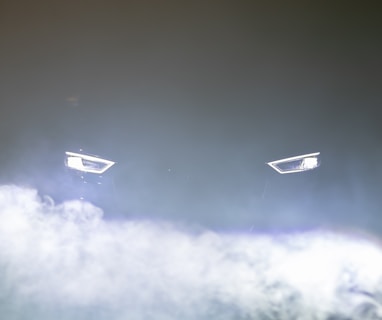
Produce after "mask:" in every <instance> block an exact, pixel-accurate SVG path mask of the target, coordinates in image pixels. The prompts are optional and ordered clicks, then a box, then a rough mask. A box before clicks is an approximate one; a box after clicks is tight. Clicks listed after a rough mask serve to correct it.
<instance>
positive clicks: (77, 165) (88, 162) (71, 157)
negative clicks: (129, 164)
mask: <svg viewBox="0 0 382 320" xmlns="http://www.w3.org/2000/svg"><path fill="white" fill-rule="evenodd" d="M65 155H66V159H65V165H66V166H67V167H68V168H70V169H73V170H78V171H82V172H89V173H96V174H102V173H104V172H105V171H106V170H107V169H109V168H110V167H111V166H112V165H114V164H115V162H113V161H110V160H106V159H102V158H100V157H97V156H92V155H88V154H81V153H75V152H69V151H67V152H65Z"/></svg>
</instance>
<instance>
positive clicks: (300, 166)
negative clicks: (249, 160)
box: [267, 152, 321, 174]
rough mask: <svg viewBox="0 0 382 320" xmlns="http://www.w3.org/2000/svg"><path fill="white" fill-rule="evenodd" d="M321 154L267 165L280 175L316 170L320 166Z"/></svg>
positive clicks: (305, 155) (312, 154)
mask: <svg viewBox="0 0 382 320" xmlns="http://www.w3.org/2000/svg"><path fill="white" fill-rule="evenodd" d="M320 163H321V161H320V153H319V152H315V153H309V154H303V155H300V156H295V157H290V158H285V159H280V160H276V161H271V162H268V163H267V164H268V165H269V166H270V167H272V168H273V169H274V170H276V171H277V172H278V173H281V174H285V173H296V172H303V171H308V170H313V169H316V168H318V167H319V166H320Z"/></svg>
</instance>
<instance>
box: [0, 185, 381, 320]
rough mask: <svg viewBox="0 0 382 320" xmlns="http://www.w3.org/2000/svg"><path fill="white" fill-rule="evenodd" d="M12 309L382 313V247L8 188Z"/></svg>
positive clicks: (267, 315)
mask: <svg viewBox="0 0 382 320" xmlns="http://www.w3.org/2000/svg"><path fill="white" fill-rule="evenodd" d="M0 219H1V221H2V222H1V224H0V267H1V279H0V298H1V300H0V301H1V304H0V311H1V314H2V318H3V319H26V318H27V319H39V320H44V319H80V320H82V319H304V320H307V319H363V320H366V319H380V318H382V310H381V308H380V303H381V297H382V296H381V295H382V292H381V284H382V250H381V248H380V246H379V244H378V242H376V241H375V240H373V239H371V238H369V239H367V238H366V237H365V236H361V235H358V236H356V235H355V234H353V235H349V234H348V235H346V234H344V233H343V234H340V233H335V232H329V231H325V230H316V231H310V232H300V233H297V232H296V233H289V234H288V233H273V234H267V233H258V234H256V233H241V234H239V233H217V232H212V231H209V230H200V229H198V230H195V229H193V228H192V227H188V226H184V225H183V226H180V225H174V224H172V223H169V222H165V221H162V222H158V221H156V222H150V221H149V220H146V221H142V220H141V221H138V220H136V221H133V220H131V221H129V220H126V221H110V220H107V219H105V218H104V217H103V212H102V210H101V209H99V208H97V207H95V206H93V205H92V204H90V203H86V202H80V201H72V202H66V203H63V204H59V205H55V204H54V203H53V202H52V200H51V199H49V198H40V197H39V196H38V193H37V191H36V190H33V189H25V188H21V187H17V186H11V185H3V186H1V187H0Z"/></svg>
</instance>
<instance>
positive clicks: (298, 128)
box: [0, 1, 382, 234]
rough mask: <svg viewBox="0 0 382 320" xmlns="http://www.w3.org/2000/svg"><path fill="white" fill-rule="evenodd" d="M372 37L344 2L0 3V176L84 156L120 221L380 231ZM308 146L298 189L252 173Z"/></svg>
mask: <svg viewBox="0 0 382 320" xmlns="http://www.w3.org/2000/svg"><path fill="white" fill-rule="evenodd" d="M381 27H382V26H381V19H380V17H379V10H378V8H376V7H371V6H370V7H368V6H366V5H362V6H361V5H360V4H358V5H351V4H350V3H346V5H345V3H343V4H340V3H329V2H326V3H316V4H313V3H309V4H308V3H307V2H302V1H301V2H288V3H282V2H280V3H277V2H276V3H275V2H272V4H270V3H269V4H263V3H262V2H255V1H187V2H186V1H62V2H52V1H33V2H31V1H1V3H0V39H1V42H0V70H1V72H0V106H1V114H0V117H1V118H0V119H1V126H0V137H1V153H0V159H1V163H2V164H3V166H2V170H1V173H0V174H1V179H2V181H5V182H8V181H17V182H20V183H21V182H24V181H27V183H28V185H33V184H34V182H36V181H35V180H39V179H41V177H37V175H34V172H35V171H39V170H38V169H37V168H39V167H41V166H44V167H46V168H47V169H51V167H50V166H52V168H53V164H52V163H54V162H55V161H56V159H57V158H55V157H53V156H51V154H58V153H59V154H60V156H61V154H63V151H64V150H63V148H68V149H73V150H74V149H75V148H77V147H83V146H86V147H88V149H89V151H91V152H93V153H99V154H101V155H103V156H105V157H110V158H112V159H113V160H116V161H117V162H118V166H119V168H122V169H124V170H122V171H121V172H122V173H118V175H117V179H119V182H121V181H122V182H123V183H124V187H119V188H120V190H123V192H122V194H124V195H125V197H126V199H129V200H128V203H127V204H125V207H127V208H126V211H127V212H128V214H126V216H129V215H130V216H140V215H142V216H144V217H146V216H147V215H149V216H151V215H152V216H154V217H162V216H163V217H165V218H171V219H175V220H176V219H180V220H186V221H187V220H193V221H197V222H198V221H202V223H206V224H207V225H213V224H214V223H216V224H217V225H219V226H223V227H227V226H230V225H232V226H236V225H240V226H242V225H245V226H248V228H251V227H252V226H253V225H254V226H255V228H256V227H258V228H260V229H261V228H267V229H268V228H272V227H273V226H275V227H280V226H281V227H298V226H300V225H302V226H308V227H309V226H328V227H335V228H337V227H339V228H342V227H343V228H347V227H352V228H360V229H362V230H368V231H372V232H376V233H378V234H379V233H380V232H381V231H382V229H381V228H382V223H381V222H380V220H381V218H380V208H381V206H380V205H381V202H380V197H381V196H380V192H381V183H380V182H381V179H380V178H381V168H380V162H381V160H382V153H381V129H380V111H379V109H380V105H381V100H382V99H381V98H382V94H381V91H380V85H381V71H382V66H381V53H382V52H381V51H382V50H381V46H382V44H381V43H382V42H381V39H380V38H381V31H382V28H381ZM315 151H321V152H322V155H323V162H322V166H321V168H320V169H319V170H317V172H315V173H309V174H308V175H306V176H304V178H301V176H299V177H298V178H290V177H289V178H286V179H288V180H286V179H284V180H280V179H281V177H279V176H277V175H276V174H274V175H272V174H273V172H271V170H270V168H267V167H266V166H265V164H264V163H265V162H267V161H270V160H275V159H278V158H282V157H287V156H292V155H295V154H300V153H305V152H315ZM61 152H62V153H61ZM47 154H48V155H49V156H46V155H47ZM50 157H51V159H50ZM40 169H41V168H40ZM52 170H53V169H52ZM48 172H49V171H48ZM50 172H51V173H50V174H51V177H52V178H51V179H50V176H49V173H48V174H47V175H46V176H45V179H46V180H50V183H52V184H55V176H54V173H52V172H54V171H50ZM48 176H49V178H47V177H48ZM15 177H17V178H15ZM292 180H293V181H292ZM295 180H299V181H298V182H296V184H294V183H295ZM308 180H309V181H308ZM291 182H293V184H291V185H289V183H291ZM36 185H38V183H36ZM296 186H297V187H296ZM267 188H268V189H267ZM48 189H49V188H48ZM280 190H283V191H285V190H287V191H288V192H287V193H286V195H285V194H283V195H282V196H281V195H280V192H279V191H280ZM264 191H266V195H264ZM48 193H49V192H48ZM117 198H118V199H119V200H118V201H119V202H125V198H123V199H121V195H118V196H117ZM264 198H266V199H267V200H266V201H267V209H265V207H262V206H260V207H259V206H258V203H259V202H262V201H263V200H264ZM126 201H127V200H126ZM318 204H320V206H319V207H318V206H317V205H318ZM312 208H313V209H312ZM271 212H272V214H271ZM149 213H150V214H149ZM190 217H192V219H191V218H190ZM189 218H190V219H189Z"/></svg>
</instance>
